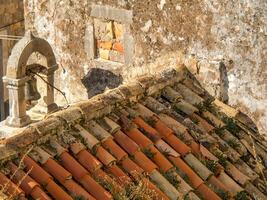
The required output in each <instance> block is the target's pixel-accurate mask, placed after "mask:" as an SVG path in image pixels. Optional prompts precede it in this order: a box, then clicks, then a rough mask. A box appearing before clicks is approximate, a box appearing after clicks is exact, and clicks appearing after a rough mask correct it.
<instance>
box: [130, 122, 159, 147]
mask: <svg viewBox="0 0 267 200" xmlns="http://www.w3.org/2000/svg"><path fill="white" fill-rule="evenodd" d="M133 122H134V123H135V124H136V125H137V126H138V127H139V129H140V130H141V132H142V133H143V134H145V135H146V136H147V137H148V138H149V139H150V140H152V141H153V142H157V140H159V139H161V137H160V135H159V133H158V132H157V131H156V130H155V129H154V128H152V127H151V126H150V125H148V124H147V123H146V122H145V121H144V120H143V119H141V118H140V117H136V118H135V119H134V120H133Z"/></svg>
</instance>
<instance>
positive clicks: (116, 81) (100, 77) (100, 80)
mask: <svg viewBox="0 0 267 200" xmlns="http://www.w3.org/2000/svg"><path fill="white" fill-rule="evenodd" d="M122 81H123V79H122V76H121V75H119V76H118V75H116V74H114V73H113V72H111V71H109V70H105V69H100V68H92V69H90V71H89V72H88V73H87V74H86V75H85V76H84V77H83V79H82V83H83V85H84V87H85V88H86V89H87V94H88V98H91V97H93V96H95V95H97V94H100V93H103V92H104V91H105V89H112V88H116V87H118V86H119V85H120V84H121V83H122Z"/></svg>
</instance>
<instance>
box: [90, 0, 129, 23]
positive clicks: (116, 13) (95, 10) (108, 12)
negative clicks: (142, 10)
mask: <svg viewBox="0 0 267 200" xmlns="http://www.w3.org/2000/svg"><path fill="white" fill-rule="evenodd" d="M90 15H91V16H92V17H97V18H101V19H110V20H115V21H117V22H121V23H124V24H131V23H132V22H133V12H132V11H131V10H125V9H119V8H114V7H111V6H102V5H93V6H92V10H91V14H90Z"/></svg>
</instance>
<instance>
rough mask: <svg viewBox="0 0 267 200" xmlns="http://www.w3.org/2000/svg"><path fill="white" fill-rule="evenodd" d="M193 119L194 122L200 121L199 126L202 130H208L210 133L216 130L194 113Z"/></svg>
mask: <svg viewBox="0 0 267 200" xmlns="http://www.w3.org/2000/svg"><path fill="white" fill-rule="evenodd" d="M191 118H192V119H194V120H197V121H198V122H197V125H199V126H200V127H201V128H203V129H204V130H206V131H207V132H208V133H209V132H211V131H213V130H214V127H213V126H212V125H210V124H209V123H208V122H207V121H206V120H204V119H203V118H202V117H200V116H199V115H197V114H195V113H193V114H192V115H191Z"/></svg>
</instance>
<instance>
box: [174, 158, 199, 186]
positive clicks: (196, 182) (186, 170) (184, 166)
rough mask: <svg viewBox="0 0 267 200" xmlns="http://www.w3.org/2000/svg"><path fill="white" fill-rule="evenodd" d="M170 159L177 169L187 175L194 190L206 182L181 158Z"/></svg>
mask: <svg viewBox="0 0 267 200" xmlns="http://www.w3.org/2000/svg"><path fill="white" fill-rule="evenodd" d="M169 159H170V160H171V161H172V162H173V164H174V165H175V166H176V167H177V168H179V169H180V170H181V171H182V172H184V173H185V174H186V175H187V177H188V178H189V181H190V183H191V184H192V186H193V187H194V188H197V187H198V186H199V185H200V184H202V183H203V182H204V181H203V180H202V179H201V178H200V177H199V176H198V175H197V174H196V173H195V172H194V171H193V170H192V169H191V168H190V167H189V166H188V165H187V164H186V163H185V162H184V161H183V160H182V159H181V158H180V157H172V156H169Z"/></svg>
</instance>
